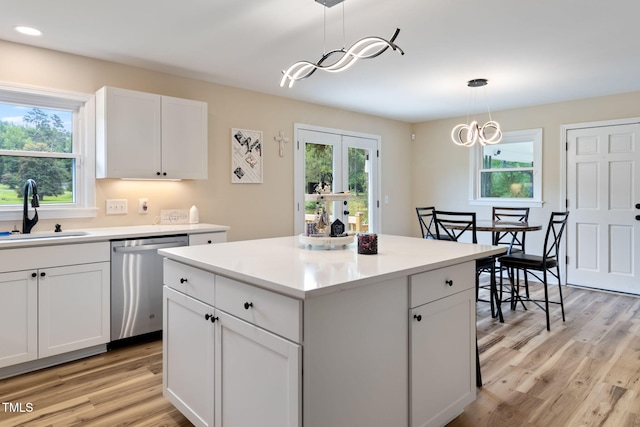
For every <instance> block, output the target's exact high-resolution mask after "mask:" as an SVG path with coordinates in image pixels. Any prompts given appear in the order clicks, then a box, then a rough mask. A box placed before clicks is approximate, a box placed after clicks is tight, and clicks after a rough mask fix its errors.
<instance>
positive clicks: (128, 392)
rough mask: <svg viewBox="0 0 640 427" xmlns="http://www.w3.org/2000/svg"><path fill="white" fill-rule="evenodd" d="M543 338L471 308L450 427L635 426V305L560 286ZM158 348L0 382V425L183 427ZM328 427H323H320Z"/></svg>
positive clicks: (638, 335)
mask: <svg viewBox="0 0 640 427" xmlns="http://www.w3.org/2000/svg"><path fill="white" fill-rule="evenodd" d="M565 310H566V313H567V321H566V322H565V323H563V322H562V319H561V317H560V313H559V309H555V310H553V312H552V318H551V332H547V330H546V328H545V320H544V313H543V312H542V311H541V310H539V309H537V308H536V307H531V308H530V310H529V311H526V312H525V311H523V310H522V309H519V310H518V311H515V312H512V311H510V310H509V309H508V308H507V307H505V310H504V312H505V323H504V324H501V323H499V322H497V321H496V320H494V319H491V317H490V315H489V309H488V304H483V303H478V337H479V345H480V347H479V348H480V361H481V366H482V375H483V380H484V387H482V388H481V389H478V394H477V400H476V401H475V402H474V403H472V404H471V405H469V406H468V407H467V408H466V410H465V412H464V413H463V414H462V415H460V416H459V417H458V418H456V419H455V420H454V421H452V422H451V423H450V424H449V427H460V426H465V427H466V426H474V427H482V426H491V427H501V426H508V427H519V426H544V427H547V426H559V427H565V426H615V427H618V426H640V298H636V297H631V296H622V295H615V294H608V293H603V292H594V291H588V290H582V289H575V288H565ZM161 353H162V346H161V343H160V341H156V342H152V343H149V344H143V345H138V346H135V347H129V348H126V349H120V350H114V351H111V352H109V353H106V354H103V355H99V356H94V357H91V358H87V359H84V360H81V361H78V362H72V363H68V364H65V365H62V366H58V367H55V368H50V369H45V370H42V371H38V372H34V373H30V374H26V375H21V376H18V377H15V378H10V379H6V380H0V402H13V403H22V404H23V406H24V405H26V404H27V403H31V404H32V405H33V411H32V412H30V413H22V414H20V413H11V412H7V411H5V410H4V409H3V407H2V406H0V426H3V427H4V426H18V425H20V426H23V425H24V426H54V427H58V426H64V427H67V426H109V427H113V426H149V427H159V426H190V425H191V424H190V423H189V422H188V421H187V420H186V419H185V418H184V417H183V416H182V415H181V414H180V413H178V412H177V411H176V410H175V409H174V408H173V406H171V405H170V404H169V403H168V402H167V401H166V400H165V399H164V398H163V397H162V391H161V388H162V368H161V366H162V354H161ZM327 427H330V426H327ZM389 427H403V426H389Z"/></svg>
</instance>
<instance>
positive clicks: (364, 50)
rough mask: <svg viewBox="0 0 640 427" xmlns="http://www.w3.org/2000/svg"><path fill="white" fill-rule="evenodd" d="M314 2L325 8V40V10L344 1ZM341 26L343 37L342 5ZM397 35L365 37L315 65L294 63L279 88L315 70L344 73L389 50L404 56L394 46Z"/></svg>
mask: <svg viewBox="0 0 640 427" xmlns="http://www.w3.org/2000/svg"><path fill="white" fill-rule="evenodd" d="M316 2H318V3H321V4H322V5H324V6H325V12H324V14H325V23H324V32H325V39H326V31H327V25H326V13H327V12H326V8H328V7H331V6H334V5H336V4H338V3H343V2H344V0H316ZM342 24H343V37H344V3H343V4H342ZM398 34H400V29H399V28H397V29H396V31H395V33H393V36H392V37H391V38H390V39H389V40H386V39H383V38H382V37H377V36H370V37H365V38H363V39H360V40H358V41H357V42H355V43H354V44H353V45H351V47H350V48H348V49H346V48H345V47H342V48H341V49H334V50H331V51H329V52H326V53H324V54H323V55H322V57H320V59H319V60H318V62H315V63H314V62H310V61H304V60H303V61H298V62H295V63H293V64H291V65H290V66H289V68H287V69H286V70H283V71H282V79H281V80H280V87H283V86H284V85H287V82H288V87H292V86H293V84H294V83H295V82H296V81H298V80H302V79H306V78H307V77H309V76H311V75H312V74H313V73H315V72H316V70H323V71H327V72H329V73H337V72H341V71H344V70H346V69H347V68H349V67H351V66H352V65H353V64H355V63H356V62H357V61H358V60H359V59H370V58H375V57H376V56H379V55H381V54H383V53H384V52H385V51H386V50H387V49H389V48H391V49H393V50H397V51H399V52H400V53H401V54H402V55H404V52H403V51H402V49H400V47H399V46H398V45H396V44H395V40H396V38H397V37H398ZM330 59H331V60H330Z"/></svg>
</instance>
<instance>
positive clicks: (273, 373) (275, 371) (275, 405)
mask: <svg viewBox="0 0 640 427" xmlns="http://www.w3.org/2000/svg"><path fill="white" fill-rule="evenodd" d="M216 316H217V317H218V319H219V320H218V321H216V324H217V327H216V352H215V353H216V374H215V390H216V391H215V395H216V424H215V425H216V426H217V427H223V426H229V427H232V426H263V427H299V426H301V425H302V424H301V415H302V414H301V411H300V403H301V402H300V398H301V393H300V385H301V381H302V377H301V354H302V352H301V346H300V345H298V344H294V343H292V342H290V341H287V340H285V339H283V338H280V337H278V336H276V335H273V334H271V333H269V332H267V331H265V330H263V329H260V328H258V327H256V326H254V325H251V324H250V323H247V322H245V321H243V320H240V319H238V318H236V317H233V316H230V315H227V314H225V313H223V312H218V313H217V314H216Z"/></svg>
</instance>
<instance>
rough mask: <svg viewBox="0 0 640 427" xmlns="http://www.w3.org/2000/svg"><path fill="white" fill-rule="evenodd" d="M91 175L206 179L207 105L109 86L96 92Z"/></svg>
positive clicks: (98, 176)
mask: <svg viewBox="0 0 640 427" xmlns="http://www.w3.org/2000/svg"><path fill="white" fill-rule="evenodd" d="M96 177H97V178H133V179H206V178H207V104H206V103H205V102H200V101H193V100H189V99H181V98H173V97H170V96H162V95H155V94H151V93H144V92H137V91H133V90H127V89H119V88H114V87H103V88H102V89H100V90H99V91H98V92H97V93H96Z"/></svg>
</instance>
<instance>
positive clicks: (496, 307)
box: [433, 210, 504, 322]
mask: <svg viewBox="0 0 640 427" xmlns="http://www.w3.org/2000/svg"><path fill="white" fill-rule="evenodd" d="M433 222H434V225H435V230H436V238H437V239H438V240H452V241H454V242H458V241H460V239H461V238H463V236H465V235H469V234H470V235H471V236H470V238H469V239H468V240H470V243H478V237H477V236H478V235H477V232H476V213H475V212H451V211H439V210H434V211H433ZM463 240H466V236H465V238H463ZM484 272H488V273H490V292H489V295H490V298H489V300H483V299H480V298H479V291H480V274H482V273H484ZM476 301H482V302H488V303H490V304H491V316H492V317H498V319H499V320H500V322H504V318H503V317H502V308H501V307H500V304H499V300H498V291H497V287H496V278H495V257H493V256H491V257H484V258H480V259H477V260H476Z"/></svg>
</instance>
